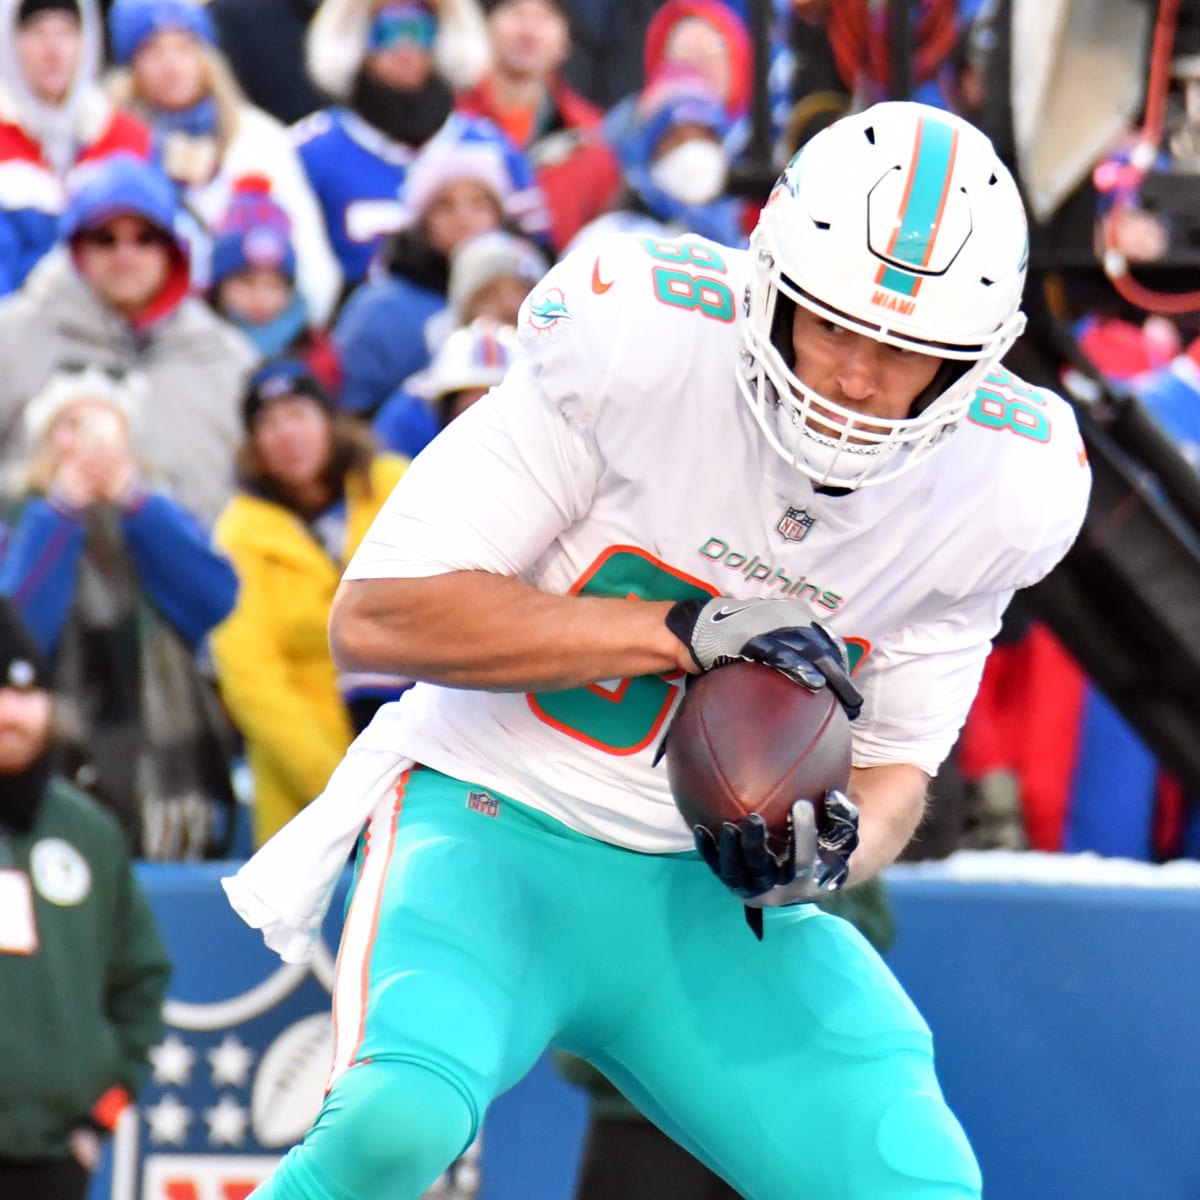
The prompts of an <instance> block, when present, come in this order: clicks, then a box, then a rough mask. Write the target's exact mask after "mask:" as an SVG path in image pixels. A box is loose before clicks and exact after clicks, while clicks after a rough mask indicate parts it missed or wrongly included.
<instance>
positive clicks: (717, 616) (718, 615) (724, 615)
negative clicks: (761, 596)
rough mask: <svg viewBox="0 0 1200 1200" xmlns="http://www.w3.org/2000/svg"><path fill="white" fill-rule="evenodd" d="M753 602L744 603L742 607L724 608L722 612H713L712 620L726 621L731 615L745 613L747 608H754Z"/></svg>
mask: <svg viewBox="0 0 1200 1200" xmlns="http://www.w3.org/2000/svg"><path fill="white" fill-rule="evenodd" d="M754 607H755V606H754V605H753V604H743V605H742V606H741V608H723V609H721V611H720V612H715V613H713V615H712V617H711V620H713V621H714V622H715V621H724V620H727V619H728V618H729V617H736V616H737V615H738V613H744V612H745V611H746V610H747V609H750V608H754Z"/></svg>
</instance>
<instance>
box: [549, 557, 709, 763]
mask: <svg viewBox="0 0 1200 1200" xmlns="http://www.w3.org/2000/svg"><path fill="white" fill-rule="evenodd" d="M574 591H575V592H576V594H577V595H580V596H635V597H637V598H638V599H639V600H690V599H693V598H697V599H702V600H707V599H708V598H709V597H710V596H712V595H715V593H716V589H715V588H710V587H708V586H707V585H706V584H703V583H701V582H700V581H699V580H698V579H692V578H691V577H690V576H688V575H684V574H682V573H681V572H678V571H674V570H672V568H670V567H668V566H666V565H665V564H664V563H661V562H659V561H658V560H657V559H655V558H652V557H651V556H650V555H648V554H646V553H645V551H642V550H638V549H636V548H635V547H632V546H614V547H611V548H610V549H608V550H607V551H605V553H604V554H603V555H601V557H600V558H599V559H598V560H597V562H596V563H595V565H594V566H593V567H592V568H591V570H590V571H589V572H588V573H587V574H586V575H585V576H584V577H583V580H582V582H581V583H580V584H578V585H576V587H575V589H574ZM682 675H683V673H682V672H681V671H671V672H668V673H667V674H664V675H639V676H636V677H634V678H631V679H622V680H621V681H620V682H619V683H618V684H617V685H616V686H615V687H614V688H607V687H601V686H600V685H599V684H589V685H588V686H586V687H577V688H568V689H566V690H565V691H561V692H529V693H527V694H526V699H527V701H528V702H529V707H530V709H531V710H532V711H533V712H534V714H535V715H536V716H537V717H538V718H539V719H540V720H542V721H544V722H545V723H546V724H547V725H549V726H551V727H552V728H554V729H557V730H558V731H559V732H560V733H565V734H566V735H567V736H568V737H571V738H574V739H575V740H576V741H579V742H583V743H584V744H585V745H588V746H592V747H594V748H595V749H597V750H602V751H604V752H605V753H606V754H618V755H626V754H637V753H638V751H640V750H644V749H645V748H646V747H647V746H649V745H650V744H651V743H652V742H653V741H654V740H655V738H656V737H657V736H658V734H659V732H660V731H661V729H662V727H663V723H664V722H665V721H666V719H667V714H668V713H669V712H670V711H671V706H672V704H674V702H675V692H676V689H677V688H678V687H679V680H680V679H681V678H682Z"/></svg>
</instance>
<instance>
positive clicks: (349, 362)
mask: <svg viewBox="0 0 1200 1200" xmlns="http://www.w3.org/2000/svg"><path fill="white" fill-rule="evenodd" d="M512 199H513V188H512V184H511V180H510V176H509V173H508V170H507V167H506V164H505V156H504V151H503V149H502V148H501V147H499V146H498V145H497V144H495V143H491V142H484V141H477V140H474V139H468V140H462V141H450V140H442V139H440V138H439V139H436V140H435V141H434V143H433V144H431V145H429V146H427V147H426V148H425V150H423V151H422V152H421V154H420V155H419V156H418V157H417V159H416V160H415V161H414V162H413V165H412V168H411V170H410V171H409V174H408V179H407V181H406V183H405V187H404V193H403V202H404V206H405V222H406V224H405V227H404V228H403V229H402V230H401V231H400V232H399V233H397V234H396V235H395V236H393V237H392V238H390V239H389V240H388V242H387V243H386V244H385V246H384V250H383V253H382V255H381V259H380V268H381V269H380V271H379V273H378V276H377V277H375V278H372V279H369V280H368V281H367V282H366V283H364V284H363V285H362V286H361V287H360V288H359V289H358V290H357V291H356V292H355V293H354V294H353V295H352V296H351V297H350V299H349V300H348V301H347V302H346V306H345V308H344V309H343V310H342V314H341V316H340V317H339V319H338V323H337V325H336V326H334V331H333V341H334V345H335V346H336V347H337V351H338V355H339V357H340V358H341V362H342V404H343V406H344V407H345V408H347V409H349V410H350V411H351V412H354V413H357V414H359V415H360V416H364V417H371V416H373V415H374V414H375V413H376V412H377V411H378V409H379V408H380V406H381V405H382V404H383V403H384V401H385V400H387V398H388V397H389V396H390V395H391V394H392V393H393V392H394V391H395V389H396V388H397V387H399V386H400V384H402V383H403V382H404V381H405V380H406V379H407V378H408V377H409V376H410V375H412V374H413V373H414V372H415V371H419V370H421V369H423V368H424V367H426V366H428V364H429V360H430V357H431V355H432V354H433V352H434V351H435V350H436V349H437V341H438V337H437V335H438V333H439V332H440V333H441V336H442V337H444V336H445V333H446V332H448V331H449V329H452V328H453V323H451V324H450V325H449V326H446V324H445V323H444V322H436V321H435V322H433V323H432V324H430V320H431V318H433V317H435V315H436V314H439V313H441V312H442V310H443V309H445V308H446V301H447V288H448V286H449V278H450V258H451V255H453V254H454V252H455V251H456V250H457V249H458V248H459V247H460V246H463V245H464V244H466V243H467V242H468V241H470V240H471V239H472V238H475V237H479V236H480V235H482V234H485V233H489V232H491V231H492V230H496V229H499V228H501V227H502V226H504V225H505V223H506V222H507V221H509V220H510V219H511V204H512Z"/></svg>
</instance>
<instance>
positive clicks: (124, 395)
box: [24, 363, 145, 446]
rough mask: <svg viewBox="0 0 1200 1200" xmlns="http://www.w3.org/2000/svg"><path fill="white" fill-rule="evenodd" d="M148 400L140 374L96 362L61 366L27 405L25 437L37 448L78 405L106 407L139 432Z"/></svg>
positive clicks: (63, 364)
mask: <svg viewBox="0 0 1200 1200" xmlns="http://www.w3.org/2000/svg"><path fill="white" fill-rule="evenodd" d="M144 398H145V383H144V381H143V380H142V377H141V376H140V375H137V374H134V373H131V372H126V371H123V370H119V369H110V368H106V367H101V366H97V365H96V364H93V363H61V364H59V366H57V367H56V368H55V369H54V371H52V372H51V374H50V377H49V378H48V379H47V380H46V382H45V383H44V384H42V386H41V388H40V389H39V390H38V392H37V393H36V394H35V395H34V397H33V399H32V400H30V401H29V403H28V404H27V405H26V406H25V412H24V421H25V435H26V437H27V439H28V442H29V445H31V446H34V445H36V444H37V443H38V442H40V441H41V440H42V438H44V437H45V436H46V433H47V432H48V431H49V429H50V427H51V426H52V425H53V424H54V422H55V421H56V420H57V418H58V417H59V416H60V414H62V413H63V412H65V411H66V410H67V409H68V408H70V407H71V406H72V405H74V404H81V403H84V402H85V401H90V402H95V403H100V404H105V405H107V406H108V407H109V408H112V409H114V410H115V411H116V412H118V413H119V414H120V415H121V416H122V418H124V421H125V424H126V425H127V426H128V427H129V429H130V430H131V431H132V430H134V429H136V427H137V424H138V418H139V416H140V414H141V411H142V406H143V402H144Z"/></svg>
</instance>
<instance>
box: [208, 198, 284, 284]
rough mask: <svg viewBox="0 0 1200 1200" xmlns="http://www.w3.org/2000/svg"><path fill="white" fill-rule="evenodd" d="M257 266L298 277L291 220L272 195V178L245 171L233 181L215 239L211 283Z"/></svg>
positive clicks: (220, 281) (218, 282)
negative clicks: (230, 194)
mask: <svg viewBox="0 0 1200 1200" xmlns="http://www.w3.org/2000/svg"><path fill="white" fill-rule="evenodd" d="M254 267H268V268H271V269H274V270H277V271H282V272H283V274H284V275H286V276H287V277H288V279H291V280H294V279H295V278H296V250H295V247H294V246H293V245H292V222H291V219H290V218H289V217H288V215H287V213H286V212H284V210H283V209H282V208H280V206H279V205H278V204H276V203H275V201H274V200H272V199H271V181H270V180H269V179H267V178H266V177H265V176H262V175H246V176H244V177H243V178H241V179H239V180H238V181H237V182H236V183H235V184H234V192H233V196H232V198H231V199H230V201H229V206H228V207H227V208H226V210H225V215H224V216H223V217H222V218H221V221H220V224H219V225H218V226H217V233H216V237H215V238H214V239H213V247H212V265H211V271H210V275H211V279H212V287H213V288H214V289H215V288H217V287H219V286H220V284H221V283H222V282H223V281H224V280H226V279H228V278H229V276H230V275H234V274H236V273H237V272H238V271H246V270H250V269H252V268H254Z"/></svg>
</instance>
